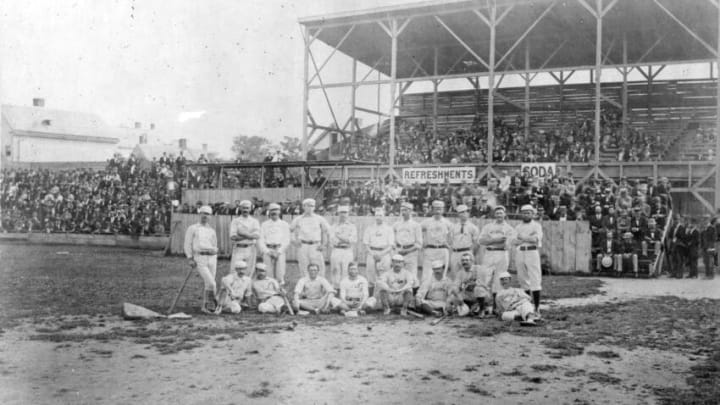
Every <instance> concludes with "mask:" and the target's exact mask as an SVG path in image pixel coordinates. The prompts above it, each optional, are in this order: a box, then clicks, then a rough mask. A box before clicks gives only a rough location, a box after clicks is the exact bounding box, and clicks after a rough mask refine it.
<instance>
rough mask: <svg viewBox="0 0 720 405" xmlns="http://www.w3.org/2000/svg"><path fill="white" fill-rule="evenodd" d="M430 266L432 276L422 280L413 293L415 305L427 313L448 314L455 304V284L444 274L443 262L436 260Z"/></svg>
mask: <svg viewBox="0 0 720 405" xmlns="http://www.w3.org/2000/svg"><path fill="white" fill-rule="evenodd" d="M432 267H433V276H432V277H430V278H428V279H425V280H423V281H422V283H421V284H420V289H418V292H417V294H416V295H415V302H416V305H417V306H418V307H419V308H420V309H421V310H422V311H423V312H425V313H426V314H429V315H435V316H441V315H449V314H450V313H451V312H452V310H453V308H454V307H455V305H456V304H457V302H456V300H455V297H456V294H455V286H454V285H453V282H452V281H451V280H450V279H448V278H447V277H446V276H445V263H443V262H442V261H441V260H436V261H434V262H433V263H432ZM460 304H462V303H460Z"/></svg>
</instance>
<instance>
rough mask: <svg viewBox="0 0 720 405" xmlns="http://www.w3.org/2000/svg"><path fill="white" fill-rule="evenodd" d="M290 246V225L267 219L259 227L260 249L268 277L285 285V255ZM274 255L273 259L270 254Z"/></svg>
mask: <svg viewBox="0 0 720 405" xmlns="http://www.w3.org/2000/svg"><path fill="white" fill-rule="evenodd" d="M288 246H290V225H289V224H288V223H287V222H285V221H283V220H282V219H277V220H272V219H268V220H267V221H265V222H263V223H262V225H261V226H260V249H261V251H262V252H263V263H265V266H266V269H267V272H268V275H269V276H271V277H272V278H274V279H276V280H278V281H279V282H280V283H281V284H284V283H285V268H286V267H285V266H286V264H285V260H286V257H285V254H286V253H287V248H288ZM271 251H273V252H275V253H276V255H277V256H276V257H275V259H273V258H272V257H271V256H270V252H271Z"/></svg>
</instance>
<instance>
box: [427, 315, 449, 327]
mask: <svg viewBox="0 0 720 405" xmlns="http://www.w3.org/2000/svg"><path fill="white" fill-rule="evenodd" d="M447 317H448V316H447V315H443V316H441V317H440V318H438V319H435V320H433V321H432V322H430V326H435V325H437V324H439V323H440V322H442V321H444V320H445V319H447Z"/></svg>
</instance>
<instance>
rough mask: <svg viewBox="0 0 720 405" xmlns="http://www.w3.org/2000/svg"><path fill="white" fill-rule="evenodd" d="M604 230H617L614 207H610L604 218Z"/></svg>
mask: <svg viewBox="0 0 720 405" xmlns="http://www.w3.org/2000/svg"><path fill="white" fill-rule="evenodd" d="M603 228H605V230H606V231H613V232H615V231H616V230H617V218H616V217H615V208H613V207H612V206H610V207H608V211H607V214H606V215H605V216H604V218H603Z"/></svg>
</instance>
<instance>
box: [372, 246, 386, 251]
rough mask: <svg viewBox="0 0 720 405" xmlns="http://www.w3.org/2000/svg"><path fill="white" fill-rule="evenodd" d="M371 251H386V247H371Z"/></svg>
mask: <svg viewBox="0 0 720 405" xmlns="http://www.w3.org/2000/svg"><path fill="white" fill-rule="evenodd" d="M370 250H385V248H384V247H372V246H370Z"/></svg>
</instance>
